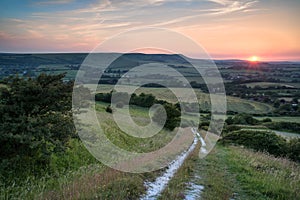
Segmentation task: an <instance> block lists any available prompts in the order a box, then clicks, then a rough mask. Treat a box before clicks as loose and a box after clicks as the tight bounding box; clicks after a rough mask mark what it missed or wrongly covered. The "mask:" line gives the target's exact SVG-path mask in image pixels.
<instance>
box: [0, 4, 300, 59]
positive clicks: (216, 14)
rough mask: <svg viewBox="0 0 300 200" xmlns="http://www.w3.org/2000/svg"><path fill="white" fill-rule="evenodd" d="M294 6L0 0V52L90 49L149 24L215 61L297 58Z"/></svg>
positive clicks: (299, 23)
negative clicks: (198, 47) (177, 36)
mask: <svg viewBox="0 0 300 200" xmlns="http://www.w3.org/2000/svg"><path fill="white" fill-rule="evenodd" d="M299 11H300V0H182V1H178V0H124V1H121V0H100V1H96V0H86V1H80V0H52V1H51V0H43V1H34V0H1V1H0V16H1V17H0V27H1V29H0V52H18V53H20V52H38V53H40V52H90V51H91V50H92V49H94V48H95V47H96V46H97V45H98V44H99V43H101V42H103V41H105V40H106V39H107V38H109V37H111V36H113V35H115V34H118V33H120V32H123V31H126V30H130V29H135V28H139V27H145V26H151V27H160V28H167V29H171V30H174V31H176V32H179V33H182V34H184V35H186V36H188V37H190V38H191V39H193V40H194V41H195V42H197V43H198V44H200V45H201V46H202V47H203V48H204V49H205V50H206V51H207V52H208V53H209V54H210V55H211V56H212V57H213V58H215V59H248V58H250V57H251V56H257V57H259V58H260V59H261V60H297V61H300V20H299V19H300V12H299ZM122 45H126V43H124V44H122ZM108 51H109V50H108ZM112 51H115V49H113V50H112ZM192 55H194V57H197V52H192Z"/></svg>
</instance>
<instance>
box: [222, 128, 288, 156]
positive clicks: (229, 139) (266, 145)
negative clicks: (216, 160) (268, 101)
mask: <svg viewBox="0 0 300 200" xmlns="http://www.w3.org/2000/svg"><path fill="white" fill-rule="evenodd" d="M221 142H222V143H234V144H239V145H243V146H245V147H249V148H252V149H255V150H258V151H266V152H268V153H270V154H273V155H275V156H285V155H286V154H287V152H288V145H287V141H286V140H285V139H284V138H282V137H280V136H278V135H276V134H275V133H272V132H268V131H249V130H239V131H234V132H231V133H228V134H226V135H225V136H223V138H222V140H221Z"/></svg>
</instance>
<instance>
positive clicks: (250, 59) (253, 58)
mask: <svg viewBox="0 0 300 200" xmlns="http://www.w3.org/2000/svg"><path fill="white" fill-rule="evenodd" d="M248 60H249V61H251V62H257V61H259V57H257V56H251V57H250V58H249V59H248Z"/></svg>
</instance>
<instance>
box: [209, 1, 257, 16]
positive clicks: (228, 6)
mask: <svg viewBox="0 0 300 200" xmlns="http://www.w3.org/2000/svg"><path fill="white" fill-rule="evenodd" d="M207 1H209V2H213V3H217V4H219V5H221V7H219V8H213V9H209V10H207V11H208V14H211V15H222V14H228V13H233V12H237V11H242V12H250V11H254V10H257V9H251V8H252V7H253V6H254V5H255V4H256V3H258V0H251V1H249V0H248V1H245V0H244V1H243V0H239V1H230V0H207Z"/></svg>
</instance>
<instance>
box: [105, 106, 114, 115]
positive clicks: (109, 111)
mask: <svg viewBox="0 0 300 200" xmlns="http://www.w3.org/2000/svg"><path fill="white" fill-rule="evenodd" d="M105 111H106V112H108V113H112V112H113V110H112V108H111V106H110V105H108V106H107V107H106V108H105Z"/></svg>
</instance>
